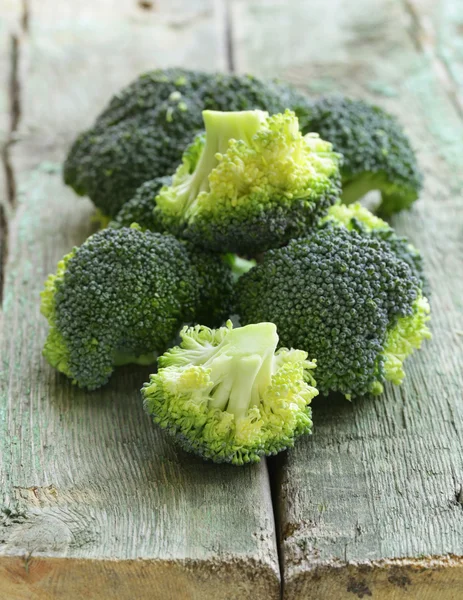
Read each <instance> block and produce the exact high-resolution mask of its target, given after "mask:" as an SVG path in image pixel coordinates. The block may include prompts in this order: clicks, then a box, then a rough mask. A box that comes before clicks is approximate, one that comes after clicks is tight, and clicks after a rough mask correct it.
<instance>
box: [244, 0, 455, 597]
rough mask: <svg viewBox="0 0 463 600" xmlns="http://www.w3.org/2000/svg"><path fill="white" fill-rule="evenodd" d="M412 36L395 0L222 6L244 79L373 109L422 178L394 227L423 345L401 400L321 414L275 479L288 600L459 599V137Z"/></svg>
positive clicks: (324, 402)
mask: <svg viewBox="0 0 463 600" xmlns="http://www.w3.org/2000/svg"><path fill="white" fill-rule="evenodd" d="M419 4H420V3H419V2H416V5H417V7H419ZM449 4H450V3H449V2H448V3H447V5H449ZM457 4H458V3H457ZM416 25H417V19H416V15H414V14H413V13H412V12H411V11H410V7H409V6H408V5H407V4H405V3H401V2H398V1H395V0H381V1H380V2H375V3H374V6H373V3H370V2H368V1H367V0H362V1H358V2H344V1H341V0H338V1H336V2H330V3H326V2H323V1H322V0H311V1H308V0H307V1H303V2H301V1H292V2H285V1H283V0H271V1H270V2H264V1H260V0H250V1H247V2H244V1H239V0H238V1H237V2H235V3H234V4H233V32H234V42H235V44H234V47H235V51H236V55H235V64H236V65H237V68H238V69H239V70H240V71H247V70H252V71H254V72H256V73H257V74H264V75H269V74H274V73H273V70H274V67H275V66H276V68H277V69H278V74H279V75H280V76H281V77H283V78H289V79H291V80H292V81H293V82H295V83H297V84H298V85H300V86H301V87H302V88H303V89H305V90H307V91H308V92H310V93H312V94H317V93H320V92H334V91H342V92H345V93H348V94H350V95H354V96H362V97H366V98H370V99H371V100H373V101H375V102H377V103H379V104H381V105H382V106H384V107H385V108H386V109H388V110H390V111H391V112H392V113H394V114H396V115H397V116H398V117H399V118H400V120H401V121H402V123H403V124H404V125H405V128H406V130H407V132H408V133H409V134H410V136H411V138H412V140H413V143H414V145H415V146H416V149H417V152H418V156H419V161H420V163H421V165H422V168H423V170H424V172H425V177H426V184H425V189H424V191H423V194H422V198H421V199H420V201H419V202H418V203H417V204H416V206H415V207H413V209H412V210H411V211H409V212H407V213H406V214H401V215H399V216H397V217H395V218H394V219H393V225H394V226H396V227H397V229H398V231H399V232H401V233H404V234H407V235H409V237H410V239H411V240H412V242H413V243H414V244H416V245H417V246H418V247H419V248H421V249H422V251H423V254H424V257H425V260H426V263H427V269H428V275H429V279H430V282H431V286H432V309H433V335H434V339H433V341H432V342H431V343H429V344H427V345H426V347H425V348H424V349H423V350H422V352H420V353H419V354H418V355H416V356H415V357H413V358H412V359H411V360H409V364H408V376H407V379H406V382H405V383H404V385H403V386H402V387H401V388H394V389H393V388H392V387H391V386H389V387H388V388H387V392H386V394H384V395H383V396H381V397H379V398H376V399H371V398H365V399H364V400H359V401H355V402H353V403H352V404H350V403H348V402H347V401H345V400H343V399H339V398H331V397H330V398H326V399H317V401H316V402H315V403H314V428H315V433H314V435H313V436H312V437H311V438H309V439H307V440H305V441H302V442H301V443H299V444H298V445H297V446H296V448H295V450H294V451H292V452H290V453H289V454H288V456H287V459H286V462H284V459H283V463H281V462H280V463H277V465H275V476H276V477H277V478H278V482H277V484H276V485H275V489H276V490H277V493H276V495H277V497H278V500H277V502H278V505H277V509H278V513H279V514H278V517H279V521H280V527H279V530H280V531H279V534H280V546H281V547H280V551H281V556H282V561H283V566H284V568H283V571H284V598H285V600H286V599H287V600H296V599H297V600H302V599H304V600H305V599H307V598H317V600H323V599H325V598H326V599H329V598H336V599H341V598H353V597H356V596H357V597H360V598H361V597H368V596H373V597H378V598H381V599H382V600H383V599H388V600H389V599H391V600H392V599H394V600H396V599H399V598H414V599H420V600H425V599H426V600H428V599H429V600H431V599H434V598H439V599H443V600H450V599H454V600H456V599H457V598H460V597H461V596H462V590H463V491H462V490H463V452H462V440H463V393H462V391H463V337H462V334H463V300H462V299H463V260H462V258H463V252H462V250H463V248H462V245H463V231H462V229H463V218H462V189H463V172H462V169H461V165H462V159H461V157H462V156H463V122H462V119H461V117H460V112H459V108H458V106H457V104H456V102H455V97H456V95H457V89H456V87H455V83H454V82H452V81H451V80H450V79H449V78H448V77H447V76H446V74H445V73H444V75H443V74H442V70H441V69H440V68H439V61H436V56H435V55H434V54H433V53H430V52H428V51H426V50H425V48H424V47H423V44H422V43H421V42H420V39H419V36H420V35H421V34H420V32H419V31H418V32H417V29H416ZM443 76H444V78H443Z"/></svg>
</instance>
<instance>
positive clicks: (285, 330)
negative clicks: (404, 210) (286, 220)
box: [236, 223, 430, 398]
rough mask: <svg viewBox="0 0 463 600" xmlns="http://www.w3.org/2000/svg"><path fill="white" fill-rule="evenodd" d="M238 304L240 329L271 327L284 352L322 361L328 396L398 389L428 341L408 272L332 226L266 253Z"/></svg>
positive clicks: (372, 242)
mask: <svg viewBox="0 0 463 600" xmlns="http://www.w3.org/2000/svg"><path fill="white" fill-rule="evenodd" d="M236 297H237V314H238V315H239V317H240V321H241V323H243V324H248V323H258V322H261V321H265V320H267V321H272V322H274V323H275V324H276V326H277V328H278V333H279V335H280V340H281V343H282V344H283V345H284V346H288V347H294V348H300V349H302V350H305V351H306V352H308V354H309V356H315V357H316V358H317V383H318V388H319V389H320V391H321V392H323V393H325V394H326V393H328V392H330V391H338V392H341V393H342V394H344V395H345V396H346V397H348V398H351V397H354V396H360V395H363V394H368V393H371V394H379V393H381V392H382V391H383V384H384V382H385V381H386V380H387V381H392V382H393V383H395V384H400V383H401V382H402V380H403V378H404V376H405V373H404V370H403V362H404V360H405V358H406V357H407V356H408V355H410V354H411V353H412V352H413V351H414V349H415V348H419V347H420V345H421V342H422V341H423V340H424V339H426V338H428V337H430V332H429V329H428V327H427V321H428V320H429V304H428V302H427V300H426V298H425V297H424V296H423V294H422V292H421V289H420V284H419V282H418V280H417V279H416V278H415V277H414V276H413V275H412V272H411V270H410V268H409V266H408V265H407V264H406V263H405V262H404V261H403V260H402V259H401V258H399V257H398V256H396V255H395V254H394V253H393V252H392V251H391V250H390V248H389V247H388V246H387V243H385V242H383V241H382V240H380V239H377V238H375V237H372V236H365V235H361V234H359V233H358V232H357V231H355V230H348V229H346V228H344V227H338V226H333V225H332V224H331V225H330V224H329V223H328V224H326V225H325V227H324V228H321V229H319V230H318V231H317V232H316V233H314V234H313V235H312V236H311V237H310V238H306V239H299V240H293V241H292V242H290V243H289V244H288V246H286V247H285V248H280V249H277V250H270V251H269V252H267V253H266V254H265V255H264V258H263V261H262V263H260V264H257V265H256V266H255V267H254V268H253V269H251V270H250V271H249V272H248V273H246V274H245V275H243V276H242V277H241V278H240V279H239V281H238V283H237V292H236Z"/></svg>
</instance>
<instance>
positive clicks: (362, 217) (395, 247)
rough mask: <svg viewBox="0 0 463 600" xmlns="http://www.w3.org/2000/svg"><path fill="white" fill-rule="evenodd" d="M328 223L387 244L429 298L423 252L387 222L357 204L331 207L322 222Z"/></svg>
mask: <svg viewBox="0 0 463 600" xmlns="http://www.w3.org/2000/svg"><path fill="white" fill-rule="evenodd" d="M326 222H329V223H330V224H332V225H338V226H340V227H341V226H344V227H346V228H347V229H355V230H356V231H357V232H358V233H360V234H362V235H370V236H373V237H376V238H379V239H381V240H383V241H384V242H386V243H387V245H388V247H389V249H390V250H391V251H392V252H393V253H394V254H395V255H397V256H398V257H399V258H401V259H402V260H404V261H405V262H406V263H407V264H408V266H409V267H410V269H411V271H412V274H413V275H414V276H415V277H416V278H417V279H418V281H419V283H420V286H421V289H422V290H423V293H424V294H425V295H426V296H427V297H428V298H429V285H428V282H427V279H426V276H425V273H424V265H423V257H422V255H421V252H420V251H419V250H418V249H417V248H415V246H413V244H411V243H410V242H409V241H408V239H407V238H406V237H405V236H399V235H397V233H396V232H395V231H394V229H393V228H392V227H391V226H390V225H389V224H388V223H386V221H383V220H382V219H380V218H379V217H377V216H375V215H374V214H373V213H371V212H370V211H369V210H368V209H367V208H365V207H364V206H362V205H361V204H360V203H359V202H355V203H354V204H350V205H349V206H346V205H344V204H335V205H334V206H331V207H330V209H329V210H328V213H327V215H326V217H323V219H322V220H321V224H322V225H323V224H324V223H326Z"/></svg>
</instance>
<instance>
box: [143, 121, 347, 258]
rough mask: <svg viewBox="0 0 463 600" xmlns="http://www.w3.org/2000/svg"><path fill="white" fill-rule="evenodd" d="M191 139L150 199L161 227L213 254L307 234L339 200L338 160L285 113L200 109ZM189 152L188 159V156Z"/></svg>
mask: <svg viewBox="0 0 463 600" xmlns="http://www.w3.org/2000/svg"><path fill="white" fill-rule="evenodd" d="M203 114H204V122H205V126H206V137H205V140H204V141H203V142H202V144H203V148H202V152H201V154H200V156H199V158H197V148H198V146H199V145H200V144H201V141H202V138H198V139H197V140H196V141H195V142H194V144H193V146H194V151H193V152H192V149H191V148H189V149H188V150H187V153H186V155H185V156H184V157H183V162H182V164H181V165H180V166H179V168H178V169H177V171H176V173H175V175H174V176H173V179H172V185H170V186H165V187H164V188H162V189H161V191H160V192H159V194H158V196H157V198H156V208H155V215H156V216H155V218H156V220H157V221H158V220H161V221H163V222H164V225H165V228H166V229H167V230H168V231H170V232H171V233H174V234H176V235H181V236H183V237H185V238H187V239H189V240H191V241H192V242H193V243H195V244H197V245H198V246H202V247H205V248H207V249H209V250H214V251H217V252H220V251H226V252H238V253H243V254H250V255H252V254H255V253H257V252H261V251H264V250H266V249H268V248H272V247H273V248H274V247H278V246H282V245H283V244H285V243H287V242H288V241H289V240H290V239H291V238H294V237H298V236H301V235H304V234H305V233H307V231H308V230H309V229H310V228H311V227H312V226H313V225H315V224H316V223H317V222H318V220H319V218H320V217H321V216H323V215H324V214H325V213H326V211H327V210H328V208H329V206H331V205H332V204H333V203H334V202H335V201H336V200H337V199H338V196H339V170H338V160H339V155H337V154H335V153H333V152H332V151H331V144H329V143H328V142H324V141H323V140H322V139H320V138H319V137H318V135H317V134H308V135H307V136H305V137H304V136H302V134H301V133H300V131H299V124H298V119H297V117H296V116H295V114H294V113H293V112H291V111H286V112H285V113H284V114H277V115H273V116H271V117H269V116H268V113H266V112H263V111H258V110H255V111H242V112H216V111H204V113H203ZM192 155H193V157H194V160H192V159H191V156H192Z"/></svg>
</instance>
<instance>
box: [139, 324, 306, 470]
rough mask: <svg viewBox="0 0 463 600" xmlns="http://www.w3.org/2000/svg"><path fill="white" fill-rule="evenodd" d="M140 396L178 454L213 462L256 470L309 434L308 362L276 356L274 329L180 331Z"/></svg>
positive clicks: (300, 355) (294, 354) (284, 353)
mask: <svg viewBox="0 0 463 600" xmlns="http://www.w3.org/2000/svg"><path fill="white" fill-rule="evenodd" d="M180 335H181V338H182V342H181V344H180V346H177V347H175V348H172V349H171V350H169V351H168V352H166V353H165V354H164V355H163V356H161V357H160V358H159V361H158V362H159V369H158V372H157V373H156V374H155V375H151V378H150V381H149V382H148V383H145V385H144V386H143V389H142V394H143V398H144V403H145V408H146V410H147V412H148V413H149V414H150V415H152V416H153V418H154V421H155V422H156V423H158V424H159V425H160V426H161V427H162V428H164V429H166V430H167V431H168V432H169V433H171V434H172V435H174V436H175V437H176V439H177V440H178V442H179V443H180V444H181V446H182V447H183V448H184V449H185V450H187V451H190V452H193V453H195V454H199V455H200V456H202V457H203V458H207V459H211V460H213V461H214V462H219V463H220V462H229V463H232V464H234V465H243V464H245V463H250V462H259V461H260V458H261V456H264V455H270V454H276V453H278V452H281V451H282V450H285V449H286V448H290V447H292V446H293V445H294V441H295V439H296V438H297V437H299V436H300V435H302V434H304V433H311V430H312V421H311V411H310V407H309V404H310V402H311V400H312V398H313V397H314V396H316V395H317V394H318V391H317V389H316V388H315V385H316V383H315V381H314V379H313V377H312V375H311V370H312V369H313V368H314V367H315V361H309V360H307V353H306V352H303V351H301V350H286V349H281V350H279V351H278V352H275V350H276V347H277V344H278V335H277V330H276V327H275V325H274V324H273V323H259V324H256V325H248V326H247V327H241V328H237V329H233V326H232V324H231V322H230V321H228V323H227V326H226V327H222V328H220V329H216V330H211V329H209V328H207V327H204V326H199V325H198V326H196V327H190V328H184V329H183V331H182V332H181V334H180Z"/></svg>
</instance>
